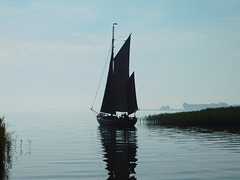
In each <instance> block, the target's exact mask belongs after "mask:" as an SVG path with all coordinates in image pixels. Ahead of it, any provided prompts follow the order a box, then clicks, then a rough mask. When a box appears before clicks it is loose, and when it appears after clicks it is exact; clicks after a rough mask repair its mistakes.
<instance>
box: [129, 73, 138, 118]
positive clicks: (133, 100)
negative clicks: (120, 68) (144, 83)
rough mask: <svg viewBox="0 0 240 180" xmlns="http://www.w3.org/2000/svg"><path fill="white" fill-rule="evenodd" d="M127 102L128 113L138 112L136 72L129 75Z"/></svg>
mask: <svg viewBox="0 0 240 180" xmlns="http://www.w3.org/2000/svg"><path fill="white" fill-rule="evenodd" d="M127 102H128V111H127V112H128V114H132V113H133V112H136V111H137V110H138V105H137V97H136V88H135V78H134V72H133V73H132V75H131V76H130V77H129V79H128V82H127Z"/></svg>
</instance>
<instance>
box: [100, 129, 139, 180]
mask: <svg viewBox="0 0 240 180" xmlns="http://www.w3.org/2000/svg"><path fill="white" fill-rule="evenodd" d="M98 130H99V133H100V135H101V142H102V146H103V157H104V161H105V162H106V170H107V171H108V176H109V177H108V179H109V180H111V179H121V180H124V179H136V177H135V174H136V172H135V168H136V166H137V163H136V162H137V158H136V154H137V133H136V128H135V127H134V128H130V129H129V128H128V129H119V128H110V127H99V129H98Z"/></svg>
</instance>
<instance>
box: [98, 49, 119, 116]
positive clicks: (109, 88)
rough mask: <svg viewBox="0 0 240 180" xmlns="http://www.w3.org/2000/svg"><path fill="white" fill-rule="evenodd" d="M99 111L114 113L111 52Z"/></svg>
mask: <svg viewBox="0 0 240 180" xmlns="http://www.w3.org/2000/svg"><path fill="white" fill-rule="evenodd" d="M101 112H106V113H110V114H116V110H115V108H114V74H113V52H112V55H111V60H110V65H109V71H108V78H107V83H106V88H105V93H104V97H103V102H102V107H101Z"/></svg>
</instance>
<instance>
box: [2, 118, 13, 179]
mask: <svg viewBox="0 0 240 180" xmlns="http://www.w3.org/2000/svg"><path fill="white" fill-rule="evenodd" d="M11 147H12V138H11V134H10V133H9V132H7V131H6V124H5V122H4V117H3V118H0V179H8V175H9V174H8V173H9V169H10V167H11Z"/></svg>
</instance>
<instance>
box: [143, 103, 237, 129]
mask: <svg viewBox="0 0 240 180" xmlns="http://www.w3.org/2000/svg"><path fill="white" fill-rule="evenodd" d="M144 120H145V122H146V123H147V124H152V125H164V126H194V127H240V107H232V106H231V107H223V108H211V109H205V110H200V111H191V112H179V113H165V114H157V115H149V116H146V117H145V118H144Z"/></svg>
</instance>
